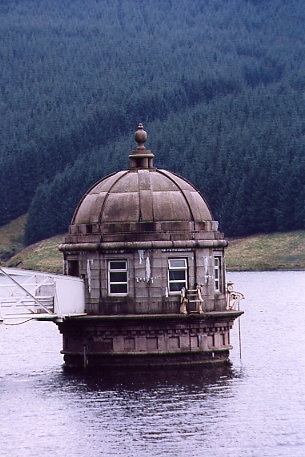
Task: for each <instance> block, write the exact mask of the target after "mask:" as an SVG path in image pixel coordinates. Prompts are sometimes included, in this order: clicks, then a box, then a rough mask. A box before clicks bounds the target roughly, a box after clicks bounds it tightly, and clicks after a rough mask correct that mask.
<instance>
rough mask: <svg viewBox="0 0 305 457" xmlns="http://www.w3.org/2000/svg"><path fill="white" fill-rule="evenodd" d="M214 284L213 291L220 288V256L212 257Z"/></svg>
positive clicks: (217, 290) (218, 290)
mask: <svg viewBox="0 0 305 457" xmlns="http://www.w3.org/2000/svg"><path fill="white" fill-rule="evenodd" d="M214 285H215V291H216V292H220V290H221V256H215V257H214Z"/></svg>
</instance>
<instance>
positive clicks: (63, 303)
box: [0, 268, 85, 321]
mask: <svg viewBox="0 0 305 457" xmlns="http://www.w3.org/2000/svg"><path fill="white" fill-rule="evenodd" d="M84 308H85V305H84V281H83V280H82V279H80V278H76V277H71V276H64V275H53V274H49V273H41V272H36V271H30V270H18V269H12V268H0V320H1V321H5V320H8V319H23V318H28V319H53V320H54V319H56V318H65V317H66V316H70V315H78V314H83V313H84Z"/></svg>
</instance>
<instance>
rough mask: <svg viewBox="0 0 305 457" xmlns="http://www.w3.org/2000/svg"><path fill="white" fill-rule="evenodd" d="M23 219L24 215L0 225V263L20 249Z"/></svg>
mask: <svg viewBox="0 0 305 457" xmlns="http://www.w3.org/2000/svg"><path fill="white" fill-rule="evenodd" d="M25 221H26V216H20V217H18V219H15V220H14V221H12V222H10V223H9V224H7V225H4V226H2V227H0V263H1V260H2V261H4V260H6V259H9V258H10V257H11V256H12V255H14V254H15V253H16V252H19V251H20V249H22V240H23V232H24V226H25Z"/></svg>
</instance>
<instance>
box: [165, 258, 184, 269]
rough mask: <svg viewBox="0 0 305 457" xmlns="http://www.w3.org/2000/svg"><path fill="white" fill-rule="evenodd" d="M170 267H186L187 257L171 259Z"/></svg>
mask: <svg viewBox="0 0 305 457" xmlns="http://www.w3.org/2000/svg"><path fill="white" fill-rule="evenodd" d="M169 267H170V268H186V260H185V259H169Z"/></svg>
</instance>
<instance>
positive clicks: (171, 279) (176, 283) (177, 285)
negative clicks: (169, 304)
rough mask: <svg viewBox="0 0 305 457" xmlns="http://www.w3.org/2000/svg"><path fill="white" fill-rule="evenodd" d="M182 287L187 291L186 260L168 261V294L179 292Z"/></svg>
mask: <svg viewBox="0 0 305 457" xmlns="http://www.w3.org/2000/svg"><path fill="white" fill-rule="evenodd" d="M182 287H185V288H186V289H187V260H186V259H168V288H169V292H172V293H175V292H180V290H181V289H182Z"/></svg>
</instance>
